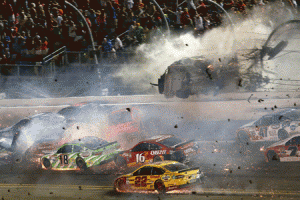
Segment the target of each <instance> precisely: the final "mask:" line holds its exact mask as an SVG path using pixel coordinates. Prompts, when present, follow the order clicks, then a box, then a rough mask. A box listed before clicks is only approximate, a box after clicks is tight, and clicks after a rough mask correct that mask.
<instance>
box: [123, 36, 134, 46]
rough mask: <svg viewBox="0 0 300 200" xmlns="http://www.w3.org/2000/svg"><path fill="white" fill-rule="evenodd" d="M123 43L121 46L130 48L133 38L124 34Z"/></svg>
mask: <svg viewBox="0 0 300 200" xmlns="http://www.w3.org/2000/svg"><path fill="white" fill-rule="evenodd" d="M123 43H124V46H123V47H124V48H125V49H127V50H131V48H132V45H133V43H134V40H133V39H132V38H131V37H130V36H129V35H126V36H125V39H124V42H123Z"/></svg>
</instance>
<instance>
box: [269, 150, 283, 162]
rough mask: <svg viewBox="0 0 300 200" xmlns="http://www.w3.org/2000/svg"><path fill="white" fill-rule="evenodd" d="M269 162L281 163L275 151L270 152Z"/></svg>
mask: <svg viewBox="0 0 300 200" xmlns="http://www.w3.org/2000/svg"><path fill="white" fill-rule="evenodd" d="M267 157H268V161H269V162H276V161H277V162H279V161H280V159H279V156H278V155H277V154H276V153H275V152H274V151H268V153H267Z"/></svg>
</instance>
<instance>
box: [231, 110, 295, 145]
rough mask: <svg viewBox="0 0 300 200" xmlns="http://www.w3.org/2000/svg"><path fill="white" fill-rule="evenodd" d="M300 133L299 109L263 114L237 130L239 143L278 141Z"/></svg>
mask: <svg viewBox="0 0 300 200" xmlns="http://www.w3.org/2000/svg"><path fill="white" fill-rule="evenodd" d="M297 133H300V110H297V109H290V110H285V111H282V112H278V113H274V114H270V115H265V116H263V117H261V118H260V119H258V120H257V121H254V122H251V123H249V124H246V125H244V126H242V127H240V128H239V129H238V130H237V136H236V141H237V142H239V143H243V144H245V143H249V142H263V141H279V140H283V139H286V138H288V137H290V136H291V135H294V134H297Z"/></svg>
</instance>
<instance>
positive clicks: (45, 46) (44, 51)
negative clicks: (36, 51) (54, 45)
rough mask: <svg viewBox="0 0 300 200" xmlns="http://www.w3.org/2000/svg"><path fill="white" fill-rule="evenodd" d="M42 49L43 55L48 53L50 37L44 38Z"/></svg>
mask: <svg viewBox="0 0 300 200" xmlns="http://www.w3.org/2000/svg"><path fill="white" fill-rule="evenodd" d="M41 50H42V54H43V55H47V54H48V38H47V37H44V38H43V41H42V47H41Z"/></svg>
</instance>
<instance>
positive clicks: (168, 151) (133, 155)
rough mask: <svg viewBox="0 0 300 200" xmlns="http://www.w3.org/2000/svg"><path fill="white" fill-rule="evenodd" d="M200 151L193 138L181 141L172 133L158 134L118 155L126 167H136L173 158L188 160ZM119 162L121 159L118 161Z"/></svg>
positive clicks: (181, 160) (180, 160)
mask: <svg viewBox="0 0 300 200" xmlns="http://www.w3.org/2000/svg"><path fill="white" fill-rule="evenodd" d="M199 152H200V149H199V147H198V146H197V145H196V144H195V142H194V140H190V141H186V142H184V141H182V140H181V139H179V138H177V137H174V135H158V136H154V137H152V138H149V139H148V140H145V141H141V142H139V143H138V144H136V145H135V146H134V147H132V148H131V149H129V150H127V151H124V152H123V153H122V154H120V156H121V157H122V158H123V161H122V163H126V164H127V167H138V166H140V165H144V164H146V163H149V162H158V161H162V160H175V161H179V162H188V161H189V160H190V158H191V157H192V156H195V155H196V154H197V153H199ZM120 162H121V161H120Z"/></svg>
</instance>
